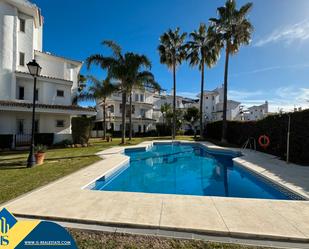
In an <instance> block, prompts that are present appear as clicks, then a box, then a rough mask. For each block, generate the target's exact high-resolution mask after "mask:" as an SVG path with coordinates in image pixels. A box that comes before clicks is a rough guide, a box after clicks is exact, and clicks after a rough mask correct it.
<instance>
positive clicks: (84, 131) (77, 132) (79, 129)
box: [72, 117, 93, 144]
mask: <svg viewBox="0 0 309 249" xmlns="http://www.w3.org/2000/svg"><path fill="white" fill-rule="evenodd" d="M92 126H93V119H92V118H87V117H74V118H72V138H73V143H74V144H87V143H88V141H89V137H90V132H91V130H92Z"/></svg>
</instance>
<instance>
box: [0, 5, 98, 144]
mask: <svg viewBox="0 0 309 249" xmlns="http://www.w3.org/2000/svg"><path fill="white" fill-rule="evenodd" d="M42 43H43V18H42V16H41V13H40V9H39V8H38V7H37V6H36V5H34V4H32V3H30V2H29V1H27V0H0V134H13V135H18V136H23V139H25V137H26V138H27V136H29V134H30V133H31V117H32V100H33V82H34V81H33V77H32V76H31V75H30V74H29V72H28V68H27V63H28V62H29V61H31V60H32V59H35V60H36V61H37V63H38V64H39V65H40V66H41V67H42V71H41V75H40V77H38V80H37V89H36V101H37V102H36V117H35V119H36V121H35V130H36V132H37V133H54V142H55V143H56V142H59V141H61V140H64V139H70V138H71V135H70V134H71V117H72V116H76V115H95V114H96V112H95V111H94V109H91V108H82V107H79V106H73V105H72V96H73V95H74V94H75V93H76V91H77V90H78V78H79V72H80V69H81V67H82V62H80V61H76V60H71V59H66V58H63V57H59V56H55V55H52V54H50V53H46V52H42Z"/></svg>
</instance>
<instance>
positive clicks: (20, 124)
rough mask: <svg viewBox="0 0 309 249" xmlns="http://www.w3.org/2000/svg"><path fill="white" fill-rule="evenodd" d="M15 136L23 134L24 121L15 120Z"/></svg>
mask: <svg viewBox="0 0 309 249" xmlns="http://www.w3.org/2000/svg"><path fill="white" fill-rule="evenodd" d="M17 134H24V120H23V119H18V120H17Z"/></svg>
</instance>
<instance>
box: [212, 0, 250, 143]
mask: <svg viewBox="0 0 309 249" xmlns="http://www.w3.org/2000/svg"><path fill="white" fill-rule="evenodd" d="M252 6H253V4H252V3H247V4H245V5H243V6H242V7H241V8H240V9H239V10H238V9H237V8H236V1H235V0H227V1H226V3H225V5H224V6H223V7H219V8H218V9H217V10H218V18H210V19H209V20H210V21H211V22H212V23H213V24H214V25H215V28H216V33H217V35H218V36H219V38H220V40H221V41H222V43H223V45H224V47H225V69H224V101H223V123H222V142H226V135H227V134H226V130H227V121H226V112H227V84H228V67H229V56H230V54H231V55H233V54H236V53H237V52H238V51H239V49H240V47H241V45H248V44H249V43H250V41H251V35H252V32H253V26H252V24H251V23H250V21H249V20H248V18H247V15H248V13H249V12H250V10H251V9H252Z"/></svg>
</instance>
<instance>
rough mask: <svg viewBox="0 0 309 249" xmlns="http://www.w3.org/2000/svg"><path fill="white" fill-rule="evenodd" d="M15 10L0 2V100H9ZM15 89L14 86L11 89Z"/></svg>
mask: <svg viewBox="0 0 309 249" xmlns="http://www.w3.org/2000/svg"><path fill="white" fill-rule="evenodd" d="M16 16H17V11H16V8H14V7H13V6H11V5H9V4H7V3H6V2H4V1H2V0H0V99H4V100H8V99H11V81H12V71H13V70H14V66H15V63H16V56H15V53H13V51H16V46H17V44H16V26H17V23H16V22H17V18H16ZM13 88H15V86H14V87H13Z"/></svg>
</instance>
